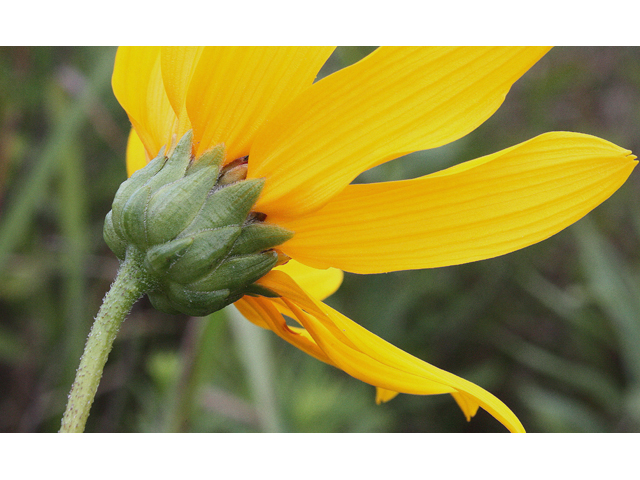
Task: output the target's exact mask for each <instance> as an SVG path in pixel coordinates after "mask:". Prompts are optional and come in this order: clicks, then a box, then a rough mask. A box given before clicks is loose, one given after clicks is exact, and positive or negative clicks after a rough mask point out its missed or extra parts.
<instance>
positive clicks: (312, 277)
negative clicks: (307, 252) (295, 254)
mask: <svg viewBox="0 0 640 480" xmlns="http://www.w3.org/2000/svg"><path fill="white" fill-rule="evenodd" d="M275 269H276V270H280V271H282V272H285V273H286V274H287V275H289V276H290V277H291V278H293V280H294V281H295V282H296V283H297V284H298V285H300V287H302V289H303V290H305V291H306V292H309V294H310V295H312V296H313V297H314V298H318V299H320V300H324V299H325V298H327V297H329V296H330V295H333V294H334V293H335V292H336V290H338V288H340V285H341V284H342V279H343V277H344V274H343V273H342V270H338V269H337V268H327V269H317V268H312V267H308V266H306V265H304V264H302V263H300V262H296V261H295V260H289V261H288V262H287V263H286V264H284V265H281V266H279V267H276V268H275Z"/></svg>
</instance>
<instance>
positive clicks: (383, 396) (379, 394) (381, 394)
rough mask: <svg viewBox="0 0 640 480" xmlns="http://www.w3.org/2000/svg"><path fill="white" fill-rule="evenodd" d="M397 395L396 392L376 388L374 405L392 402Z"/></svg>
mask: <svg viewBox="0 0 640 480" xmlns="http://www.w3.org/2000/svg"><path fill="white" fill-rule="evenodd" d="M397 395H398V392H393V391H391V390H387V389H385V388H380V387H376V403H377V404H378V405H380V404H381V403H387V402H388V401H390V400H393V399H394V398H396V396H397Z"/></svg>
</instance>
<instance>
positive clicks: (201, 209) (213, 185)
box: [104, 131, 293, 316]
mask: <svg viewBox="0 0 640 480" xmlns="http://www.w3.org/2000/svg"><path fill="white" fill-rule="evenodd" d="M192 138H193V134H192V132H191V131H189V132H187V133H186V134H185V135H184V136H183V137H182V139H181V140H180V141H179V142H178V144H177V145H176V147H175V149H174V151H173V153H172V154H171V155H170V156H168V157H167V156H165V155H164V152H163V151H161V152H160V154H158V156H157V157H156V158H155V159H154V160H152V161H151V162H149V164H148V165H147V166H146V167H145V168H143V169H141V170H138V171H137V172H135V173H134V174H133V175H132V176H131V177H130V178H129V179H128V180H126V181H125V182H123V183H122V185H121V186H120V188H119V189H118V192H117V193H116V196H115V198H114V201H113V206H112V209H111V211H110V212H109V213H108V214H107V216H106V219H105V225H104V238H105V241H106V242H107V245H109V248H111V250H112V251H113V252H114V253H115V254H116V256H117V257H118V258H119V259H120V260H124V258H125V257H128V256H129V255H132V256H136V257H137V258H139V259H140V261H139V262H138V263H139V264H140V265H139V267H140V268H142V269H144V272H145V274H146V275H147V277H148V283H149V285H151V287H150V288H149V291H148V292H147V294H148V295H149V299H150V300H151V303H152V304H153V306H154V307H155V308H157V309H158V310H160V311H163V312H167V313H185V314H187V315H195V316H204V315H208V314H210V313H213V312H215V311H217V310H219V309H221V308H223V307H225V306H227V305H229V304H230V303H233V302H235V301H236V300H238V299H239V298H241V297H242V296H244V295H262V296H277V295H276V294H274V293H273V292H271V291H269V290H267V289H266V288H264V287H261V286H260V285H257V284H256V283H255V282H256V280H258V279H260V278H261V277H262V276H264V275H265V274H267V273H268V272H269V271H270V270H271V269H272V268H273V267H274V266H276V264H277V263H278V253H277V252H276V251H275V250H273V248H274V247H276V246H278V245H280V244H282V243H284V242H285V241H287V240H288V239H290V238H291V237H292V236H293V232H291V231H289V230H286V229H284V228H281V227H279V226H277V225H273V224H269V223H266V222H265V221H264V220H265V215H264V214H262V213H260V212H253V211H252V208H253V206H254V204H255V203H256V201H257V199H258V196H259V195H260V192H261V191H262V187H263V185H264V179H249V180H247V179H246V170H247V158H246V157H244V158H241V159H238V160H235V161H233V162H231V163H229V164H228V165H226V166H224V167H223V166H222V164H223V161H224V146H223V145H218V146H216V147H213V148H211V149H210V150H208V151H206V152H205V153H203V154H202V155H201V156H200V157H199V158H198V159H195V160H194V158H193V156H192V154H191V150H192V148H191V146H192V143H191V142H192Z"/></svg>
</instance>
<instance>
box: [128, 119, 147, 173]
mask: <svg viewBox="0 0 640 480" xmlns="http://www.w3.org/2000/svg"><path fill="white" fill-rule="evenodd" d="M147 163H149V159H148V158H147V154H146V152H145V149H144V145H143V144H142V141H140V137H139V136H138V134H137V133H136V130H135V128H132V129H131V131H130V132H129V139H128V140H127V177H130V176H131V175H133V173H134V172H135V171H137V170H140V169H141V168H144V167H145V166H146V165H147Z"/></svg>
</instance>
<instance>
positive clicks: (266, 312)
mask: <svg viewBox="0 0 640 480" xmlns="http://www.w3.org/2000/svg"><path fill="white" fill-rule="evenodd" d="M234 305H235V306H236V308H237V309H238V311H239V312H240V313H242V315H244V316H245V317H246V318H247V319H248V320H250V321H251V322H252V323H255V324H256V325H258V326H260V327H263V328H267V329H270V330H272V331H273V332H274V333H276V334H277V335H278V336H279V337H281V338H282V339H283V340H286V341H287V342H289V343H291V344H292V345H293V346H294V347H297V348H299V349H300V350H302V351H303V352H305V353H307V354H309V355H311V356H312V357H314V358H316V359H318V360H320V361H321V362H325V363H328V364H329V365H334V363H333V362H332V361H331V360H330V359H329V357H327V355H326V354H325V353H324V352H323V351H322V350H321V349H320V347H318V345H317V344H316V342H315V340H314V339H313V338H312V337H311V336H310V335H309V333H308V332H306V331H305V330H304V329H301V328H294V327H290V326H289V325H287V323H286V322H285V320H284V317H283V316H282V314H281V313H280V312H279V311H278V310H277V309H276V307H275V306H274V305H273V303H272V301H271V300H269V299H267V298H252V297H243V298H242V299H240V300H238V301H237V302H235V303H234ZM334 366H335V365H334Z"/></svg>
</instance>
